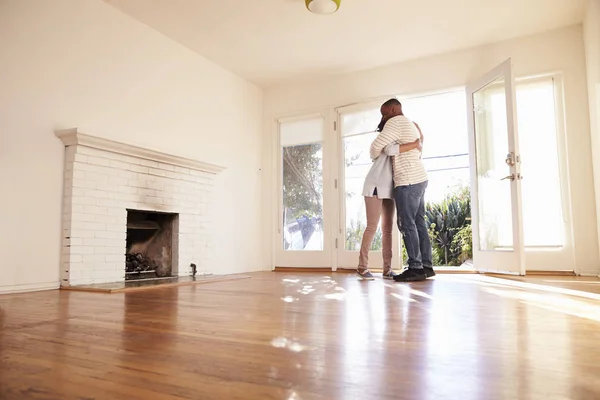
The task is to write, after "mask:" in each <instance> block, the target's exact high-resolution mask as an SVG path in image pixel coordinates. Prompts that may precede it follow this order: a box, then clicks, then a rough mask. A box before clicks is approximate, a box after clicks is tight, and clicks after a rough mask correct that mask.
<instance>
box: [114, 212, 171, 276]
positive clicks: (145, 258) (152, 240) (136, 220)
mask: <svg viewBox="0 0 600 400" xmlns="http://www.w3.org/2000/svg"><path fill="white" fill-rule="evenodd" d="M176 220H177V214H168V213H159V212H151V211H141V210H127V252H126V256H125V280H133V279H148V278H157V277H158V278H162V277H169V276H172V272H173V253H174V252H173V247H174V246H173V238H174V233H173V232H174V230H175V221H176Z"/></svg>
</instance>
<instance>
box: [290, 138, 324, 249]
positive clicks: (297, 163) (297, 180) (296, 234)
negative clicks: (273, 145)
mask: <svg viewBox="0 0 600 400" xmlns="http://www.w3.org/2000/svg"><path fill="white" fill-rule="evenodd" d="M282 153H283V163H282V165H283V248H284V249H285V250H323V146H322V144H321V143H310V144H303V145H298V146H285V147H283V148H282Z"/></svg>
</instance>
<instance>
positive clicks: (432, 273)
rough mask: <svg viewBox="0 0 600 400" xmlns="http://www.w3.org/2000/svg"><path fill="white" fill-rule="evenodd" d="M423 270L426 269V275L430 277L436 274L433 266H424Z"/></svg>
mask: <svg viewBox="0 0 600 400" xmlns="http://www.w3.org/2000/svg"><path fill="white" fill-rule="evenodd" d="M423 270H424V271H425V275H426V276H427V277H428V278H431V277H434V276H435V271H434V270H433V268H432V267H423Z"/></svg>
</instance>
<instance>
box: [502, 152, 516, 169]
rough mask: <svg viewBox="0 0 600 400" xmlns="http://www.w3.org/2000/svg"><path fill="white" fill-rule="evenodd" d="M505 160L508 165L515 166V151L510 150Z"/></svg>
mask: <svg viewBox="0 0 600 400" xmlns="http://www.w3.org/2000/svg"><path fill="white" fill-rule="evenodd" d="M504 162H505V163H506V165H508V166H509V167H514V166H515V163H516V162H515V153H513V152H510V153H508V154H507V155H506V159H505V160H504Z"/></svg>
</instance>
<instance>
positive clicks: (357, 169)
mask: <svg viewBox="0 0 600 400" xmlns="http://www.w3.org/2000/svg"><path fill="white" fill-rule="evenodd" d="M380 105H381V104H380V103H371V104H363V105H359V106H349V107H343V108H339V109H338V110H337V111H338V124H337V126H338V128H337V129H336V133H337V139H338V149H339V150H338V159H339V161H338V176H339V177H340V180H339V184H338V199H339V203H338V204H339V217H338V226H337V235H336V236H337V239H336V243H337V267H338V268H344V269H347V268H352V269H353V268H356V267H357V265H358V256H359V250H360V246H361V240H362V235H363V232H364V230H365V227H366V222H367V221H366V212H365V200H364V196H363V184H364V182H365V177H366V176H367V173H368V172H369V169H370V168H371V164H372V160H371V158H370V156H369V148H370V147H371V142H373V140H374V139H375V137H376V136H377V132H375V128H376V127H377V125H378V124H379V121H380V120H381V114H380V112H379V107H380ZM394 224H395V219H394ZM392 232H393V233H392V235H393V237H392V253H393V258H392V266H394V268H396V269H400V267H401V265H400V257H399V240H398V236H399V235H398V229H397V228H394V229H393V230H392ZM381 247H382V237H381V224H379V228H378V229H377V232H376V234H375V238H374V239H373V242H372V245H371V248H370V251H369V265H368V266H369V268H371V269H374V268H383V257H382V252H381Z"/></svg>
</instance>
